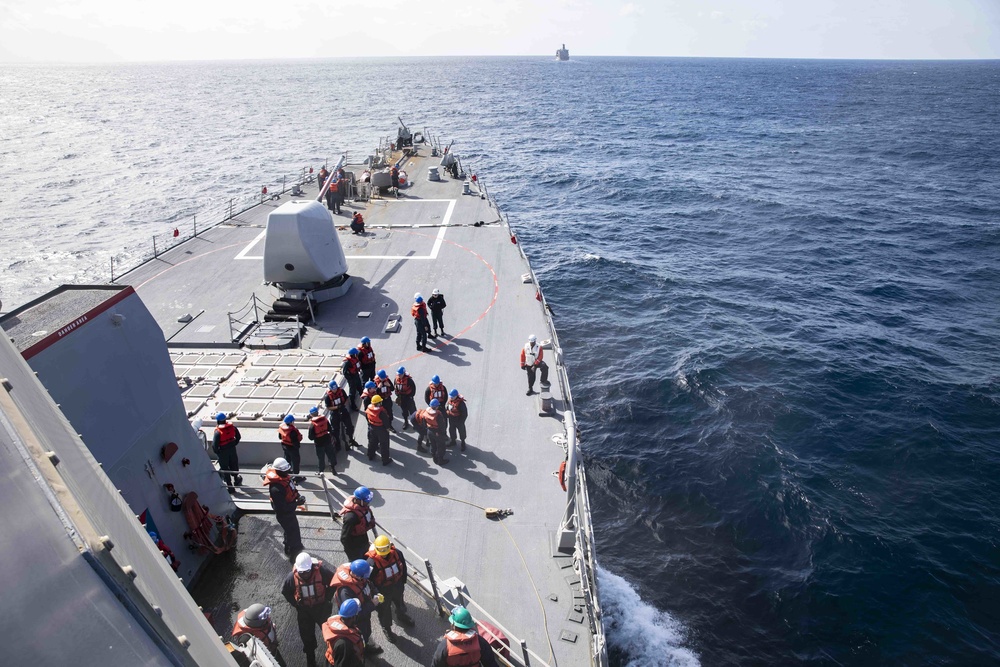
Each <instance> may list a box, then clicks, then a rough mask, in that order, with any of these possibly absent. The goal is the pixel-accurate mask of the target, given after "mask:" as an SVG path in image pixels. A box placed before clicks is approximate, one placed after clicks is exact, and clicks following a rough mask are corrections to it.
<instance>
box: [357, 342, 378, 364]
mask: <svg viewBox="0 0 1000 667" xmlns="http://www.w3.org/2000/svg"><path fill="white" fill-rule="evenodd" d="M358 352H360V353H361V363H362V364H364V365H366V366H374V365H375V350H373V349H372V346H371V345H362V346H361V347H359V348H358Z"/></svg>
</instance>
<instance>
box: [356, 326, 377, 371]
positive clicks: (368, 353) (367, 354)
mask: <svg viewBox="0 0 1000 667" xmlns="http://www.w3.org/2000/svg"><path fill="white" fill-rule="evenodd" d="M358 358H360V359H361V379H362V380H364V381H365V382H368V381H369V380H374V379H375V350H373V349H372V339H371V338H369V337H368V336H365V337H364V338H362V339H361V343H360V344H359V345H358Z"/></svg>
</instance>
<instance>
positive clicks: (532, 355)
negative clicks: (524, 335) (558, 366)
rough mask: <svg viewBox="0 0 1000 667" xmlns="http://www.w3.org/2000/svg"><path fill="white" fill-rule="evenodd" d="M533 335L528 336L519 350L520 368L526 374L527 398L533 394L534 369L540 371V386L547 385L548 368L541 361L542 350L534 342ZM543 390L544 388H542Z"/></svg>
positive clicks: (535, 339)
mask: <svg viewBox="0 0 1000 667" xmlns="http://www.w3.org/2000/svg"><path fill="white" fill-rule="evenodd" d="M537 340H538V339H537V338H535V334H531V335H530V336H528V342H527V343H525V344H524V347H522V348H521V368H522V369H524V370H525V371H527V373H528V392H527V394H526V395H527V396H531V395H532V394H534V393H535V369H536V368H537V369H540V370H541V371H542V385H546V386H547V385H548V384H549V367H548V365H547V364H546V363H545V362H544V361H542V348H541V347H539V345H538V343H537V342H536V341H537ZM543 388H544V387H543Z"/></svg>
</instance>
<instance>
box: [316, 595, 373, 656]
mask: <svg viewBox="0 0 1000 667" xmlns="http://www.w3.org/2000/svg"><path fill="white" fill-rule="evenodd" d="M360 614H361V600H359V599H357V598H350V599H348V600H344V601H343V602H342V603H340V610H339V611H338V613H337V615H336V616H331V617H330V618H329V619H327V621H326V623H324V624H323V641H324V642H326V662H327V664H329V665H330V667H364V664H365V639H364V637H362V636H361V630H359V629H358V616H359V615H360Z"/></svg>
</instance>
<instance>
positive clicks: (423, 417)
mask: <svg viewBox="0 0 1000 667" xmlns="http://www.w3.org/2000/svg"><path fill="white" fill-rule="evenodd" d="M414 421H416V422H417V423H418V424H423V425H424V426H426V427H427V428H428V429H430V430H432V431H436V430H437V428H438V411H437V410H432V409H431V408H422V409H420V410H417V415H416V417H414Z"/></svg>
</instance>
